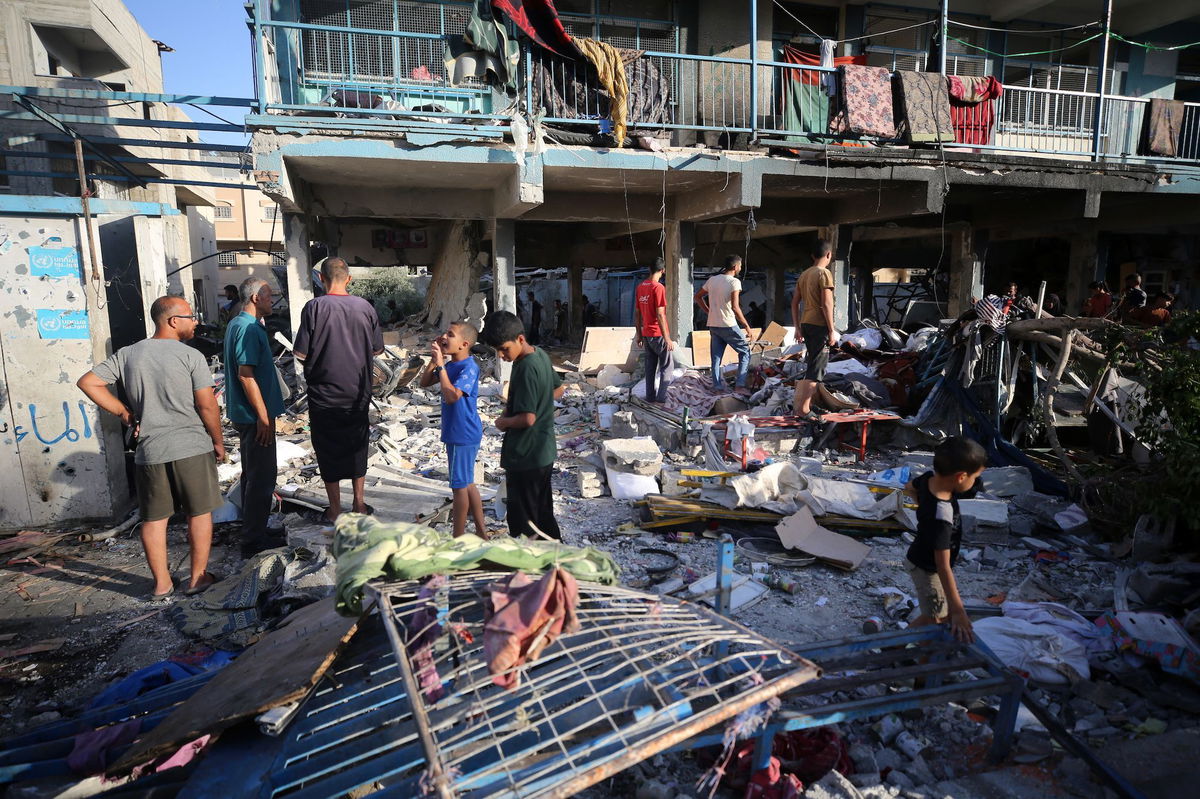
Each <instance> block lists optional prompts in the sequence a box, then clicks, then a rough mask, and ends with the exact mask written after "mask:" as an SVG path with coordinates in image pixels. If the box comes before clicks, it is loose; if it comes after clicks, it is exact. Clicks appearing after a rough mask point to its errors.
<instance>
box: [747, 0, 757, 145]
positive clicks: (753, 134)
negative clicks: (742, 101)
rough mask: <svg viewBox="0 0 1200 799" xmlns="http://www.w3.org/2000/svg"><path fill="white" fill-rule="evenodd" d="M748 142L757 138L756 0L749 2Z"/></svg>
mask: <svg viewBox="0 0 1200 799" xmlns="http://www.w3.org/2000/svg"><path fill="white" fill-rule="evenodd" d="M749 117H750V118H749V120H748V125H749V127H750V141H754V140H756V139H757V138H758V0H750V108H749Z"/></svg>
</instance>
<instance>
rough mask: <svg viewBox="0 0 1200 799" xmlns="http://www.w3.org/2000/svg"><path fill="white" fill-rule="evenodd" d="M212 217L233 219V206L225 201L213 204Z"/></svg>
mask: <svg viewBox="0 0 1200 799" xmlns="http://www.w3.org/2000/svg"><path fill="white" fill-rule="evenodd" d="M213 218H214V219H233V206H232V205H226V204H225V203H217V204H216V205H214V206H213Z"/></svg>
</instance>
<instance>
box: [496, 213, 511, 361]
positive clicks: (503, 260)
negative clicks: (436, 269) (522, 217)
mask: <svg viewBox="0 0 1200 799" xmlns="http://www.w3.org/2000/svg"><path fill="white" fill-rule="evenodd" d="M492 309H493V310H496V311H511V312H512V313H516V312H517V226H516V223H515V222H514V221H513V220H511V219H494V220H492ZM511 374H512V364H510V363H507V362H505V361H502V360H500V358H496V370H495V377H496V379H497V380H499V381H500V382H502V383H505V382H508V378H509V376H510V375H511Z"/></svg>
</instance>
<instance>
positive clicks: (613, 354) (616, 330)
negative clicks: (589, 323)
mask: <svg viewBox="0 0 1200 799" xmlns="http://www.w3.org/2000/svg"><path fill="white" fill-rule="evenodd" d="M636 337H637V329H636V328H632V327H589V328H587V329H586V330H584V331H583V349H582V351H580V353H579V371H581V372H592V371H595V370H598V369H599V368H600V367H602V366H606V365H608V364H613V365H615V366H619V367H621V369H622V371H626V372H629V371H632V370H633V368H634V367H635V366H636V365H637V362H638V358H640V357H641V353H642V351H641V350H640V349H638V348H637V346H636V345H635V344H634V341H635V340H636Z"/></svg>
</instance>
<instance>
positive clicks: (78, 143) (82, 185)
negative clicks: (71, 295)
mask: <svg viewBox="0 0 1200 799" xmlns="http://www.w3.org/2000/svg"><path fill="white" fill-rule="evenodd" d="M75 168H76V169H77V170H78V172H79V204H80V205H81V206H83V226H84V228H86V229H87V242H88V259H89V260H90V261H91V262H92V280H93V281H94V282H95V283H96V291H97V292H99V291H100V288H101V285H100V284H101V280H100V268H99V266H98V263H99V262H98V261H97V260H96V235H95V234H94V233H93V232H92V209H91V208H90V207H89V206H88V197H90V196H91V194H92V193H91V191H89V190H88V183H87V170H85V169H84V167H83V140H82V139H79V138H76V139H75Z"/></svg>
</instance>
